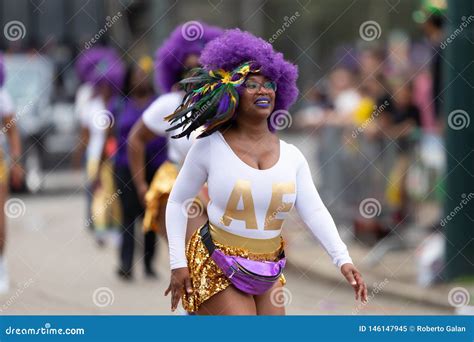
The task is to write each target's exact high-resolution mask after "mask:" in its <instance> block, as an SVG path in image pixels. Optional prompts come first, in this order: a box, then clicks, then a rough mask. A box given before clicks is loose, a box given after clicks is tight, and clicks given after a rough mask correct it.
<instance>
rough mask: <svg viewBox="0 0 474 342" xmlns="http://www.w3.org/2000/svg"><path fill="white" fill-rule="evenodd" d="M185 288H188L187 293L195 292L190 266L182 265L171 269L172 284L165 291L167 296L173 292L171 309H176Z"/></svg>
mask: <svg viewBox="0 0 474 342" xmlns="http://www.w3.org/2000/svg"><path fill="white" fill-rule="evenodd" d="M184 289H186V293H188V294H191V293H192V292H193V288H192V286H191V278H189V270H188V268H187V267H181V268H175V269H174V270H171V280H170V285H169V286H168V288H167V289H166V291H165V296H167V295H168V293H170V292H171V311H175V310H176V308H177V307H178V304H179V300H180V298H181V296H182V295H183V293H184V292H183V291H184Z"/></svg>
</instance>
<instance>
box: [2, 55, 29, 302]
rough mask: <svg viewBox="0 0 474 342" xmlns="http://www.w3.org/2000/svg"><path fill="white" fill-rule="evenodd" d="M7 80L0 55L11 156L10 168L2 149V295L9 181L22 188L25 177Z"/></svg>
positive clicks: (4, 126) (5, 286) (5, 127)
mask: <svg viewBox="0 0 474 342" xmlns="http://www.w3.org/2000/svg"><path fill="white" fill-rule="evenodd" d="M5 78H6V75H5V66H4V61H3V55H2V54H1V53H0V117H1V119H2V133H3V135H5V136H6V138H7V142H8V146H9V155H10V167H9V166H8V164H7V161H6V160H5V155H4V151H3V150H2V149H1V148H0V207H1V208H2V209H4V210H1V213H0V294H2V293H6V292H8V290H9V287H10V285H9V277H8V270H7V263H6V260H5V249H6V239H7V232H6V220H5V212H8V211H9V209H8V206H7V207H5V203H6V200H7V197H8V190H9V187H10V182H9V181H10V179H11V185H12V187H13V188H20V187H21V184H22V183H23V177H24V172H23V168H22V166H21V163H20V158H21V153H22V151H21V139H20V134H19V132H18V129H17V127H16V121H17V118H16V117H15V107H14V104H13V101H12V99H11V97H10V95H9V94H8V92H7V90H6V89H5V87H3V84H4V82H5ZM9 168H10V170H9ZM9 171H10V172H9Z"/></svg>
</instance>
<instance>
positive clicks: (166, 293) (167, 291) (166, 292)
mask: <svg viewBox="0 0 474 342" xmlns="http://www.w3.org/2000/svg"><path fill="white" fill-rule="evenodd" d="M170 292H171V283H170V284H169V286H168V288H167V289H166V290H165V296H167V295H168V293H170Z"/></svg>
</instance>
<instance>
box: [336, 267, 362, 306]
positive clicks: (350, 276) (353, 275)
mask: <svg viewBox="0 0 474 342" xmlns="http://www.w3.org/2000/svg"><path fill="white" fill-rule="evenodd" d="M341 273H342V274H343V275H344V277H345V278H346V279H347V281H348V282H349V284H351V286H352V287H353V288H354V291H355V299H356V300H358V299H359V298H360V300H361V302H362V303H367V285H365V282H364V279H362V275H361V274H360V272H359V271H358V270H357V268H355V266H354V265H353V264H350V263H347V264H344V265H342V266H341Z"/></svg>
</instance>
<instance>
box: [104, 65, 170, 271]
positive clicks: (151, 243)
mask: <svg viewBox="0 0 474 342" xmlns="http://www.w3.org/2000/svg"><path fill="white" fill-rule="evenodd" d="M152 71H153V61H152V60H151V58H150V57H142V58H141V59H140V60H139V61H138V64H137V65H133V64H132V65H130V66H129V69H128V71H127V75H126V77H125V85H124V89H123V91H122V98H121V99H120V100H119V101H116V102H115V106H114V107H113V108H112V112H113V114H114V117H115V127H114V129H113V131H114V133H115V136H116V139H117V142H118V148H117V152H116V154H115V155H114V159H115V182H116V186H117V189H119V190H120V193H119V196H120V201H121V204H122V208H123V210H122V217H123V218H122V229H121V235H122V240H121V245H120V267H119V269H118V275H119V276H120V277H122V278H123V279H127V280H129V279H132V270H133V254H134V249H135V239H136V238H135V223H136V222H137V219H139V218H141V217H142V216H143V212H144V208H143V206H142V202H141V201H140V200H139V198H138V193H137V190H136V188H135V185H134V183H133V179H132V174H131V172H130V168H129V163H128V158H127V136H128V134H129V132H130V130H131V128H132V126H133V125H134V124H135V122H136V121H137V120H139V119H140V117H141V115H142V113H143V111H144V110H145V109H146V108H147V107H148V106H149V105H150V104H151V103H152V102H153V100H154V99H155V93H154V91H153V84H152V81H151V73H152ZM145 154H146V156H145V160H146V165H145V177H146V181H147V182H150V181H151V179H152V177H153V175H154V174H155V172H156V170H157V169H158V168H159V167H160V165H161V164H162V163H163V162H164V161H165V160H166V159H167V154H166V138H165V137H158V138H156V139H154V140H152V141H150V142H149V143H148V144H147V145H146V151H145ZM155 245H156V233H155V232H154V231H152V230H150V231H148V232H146V234H145V237H144V258H143V261H144V263H145V275H146V276H147V277H150V278H155V277H156V273H155V270H154V269H153V267H152V260H153V256H154V254H155Z"/></svg>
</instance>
